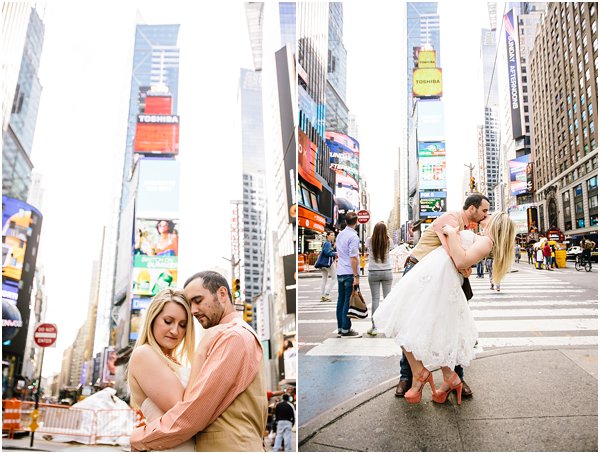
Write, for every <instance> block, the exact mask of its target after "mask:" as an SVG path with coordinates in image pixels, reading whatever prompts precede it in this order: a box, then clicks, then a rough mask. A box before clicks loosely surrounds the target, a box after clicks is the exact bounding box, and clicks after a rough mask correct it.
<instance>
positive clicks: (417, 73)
mask: <svg viewBox="0 0 600 454" xmlns="http://www.w3.org/2000/svg"><path fill="white" fill-rule="evenodd" d="M413 96H415V97H416V98H439V97H441V96H442V69H441V68H415V69H414V70H413Z"/></svg>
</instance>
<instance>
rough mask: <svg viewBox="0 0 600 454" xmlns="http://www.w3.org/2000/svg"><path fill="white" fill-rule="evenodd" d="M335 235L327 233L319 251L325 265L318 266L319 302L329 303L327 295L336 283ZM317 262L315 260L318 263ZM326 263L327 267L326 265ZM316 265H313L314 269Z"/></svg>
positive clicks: (329, 299)
mask: <svg viewBox="0 0 600 454" xmlns="http://www.w3.org/2000/svg"><path fill="white" fill-rule="evenodd" d="M334 241H335V233H334V232H329V231H328V232H327V235H326V236H325V242H324V243H323V247H322V249H321V255H322V256H323V259H324V261H326V263H324V264H322V265H321V266H319V268H320V269H321V301H331V298H330V297H329V294H330V292H331V287H333V283H334V282H336V281H337V267H336V265H335V256H336V252H335V244H334ZM318 261H319V260H317V262H318ZM327 263H328V264H329V265H327ZM316 266H317V264H315V267H316Z"/></svg>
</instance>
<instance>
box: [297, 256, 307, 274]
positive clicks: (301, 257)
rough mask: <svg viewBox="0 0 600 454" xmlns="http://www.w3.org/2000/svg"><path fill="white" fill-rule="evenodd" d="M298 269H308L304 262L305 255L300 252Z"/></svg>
mask: <svg viewBox="0 0 600 454" xmlns="http://www.w3.org/2000/svg"><path fill="white" fill-rule="evenodd" d="M298 271H306V265H305V263H304V255H302V254H298Z"/></svg>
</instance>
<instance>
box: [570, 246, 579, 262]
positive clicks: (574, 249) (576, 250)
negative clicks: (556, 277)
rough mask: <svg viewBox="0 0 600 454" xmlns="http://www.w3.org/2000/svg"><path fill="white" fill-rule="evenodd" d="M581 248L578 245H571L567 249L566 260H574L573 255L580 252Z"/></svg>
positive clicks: (575, 255)
mask: <svg viewBox="0 0 600 454" xmlns="http://www.w3.org/2000/svg"><path fill="white" fill-rule="evenodd" d="M581 252H582V250H581V248H580V247H579V246H571V247H570V248H569V249H567V260H573V261H575V257H577V256H578V255H579V254H581Z"/></svg>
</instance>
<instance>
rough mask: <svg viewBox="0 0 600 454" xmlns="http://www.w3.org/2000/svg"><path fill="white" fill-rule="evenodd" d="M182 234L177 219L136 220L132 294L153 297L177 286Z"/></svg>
mask: <svg viewBox="0 0 600 454" xmlns="http://www.w3.org/2000/svg"><path fill="white" fill-rule="evenodd" d="M178 255H179V234H178V231H177V221H173V220H168V219H158V220H149V219H137V220H136V223H135V244H134V256H133V276H132V280H133V282H132V293H133V294H134V295H138V296H140V295H141V296H154V295H156V294H157V293H158V292H159V291H161V290H162V289H164V288H168V287H175V286H176V285H177V261H178Z"/></svg>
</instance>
